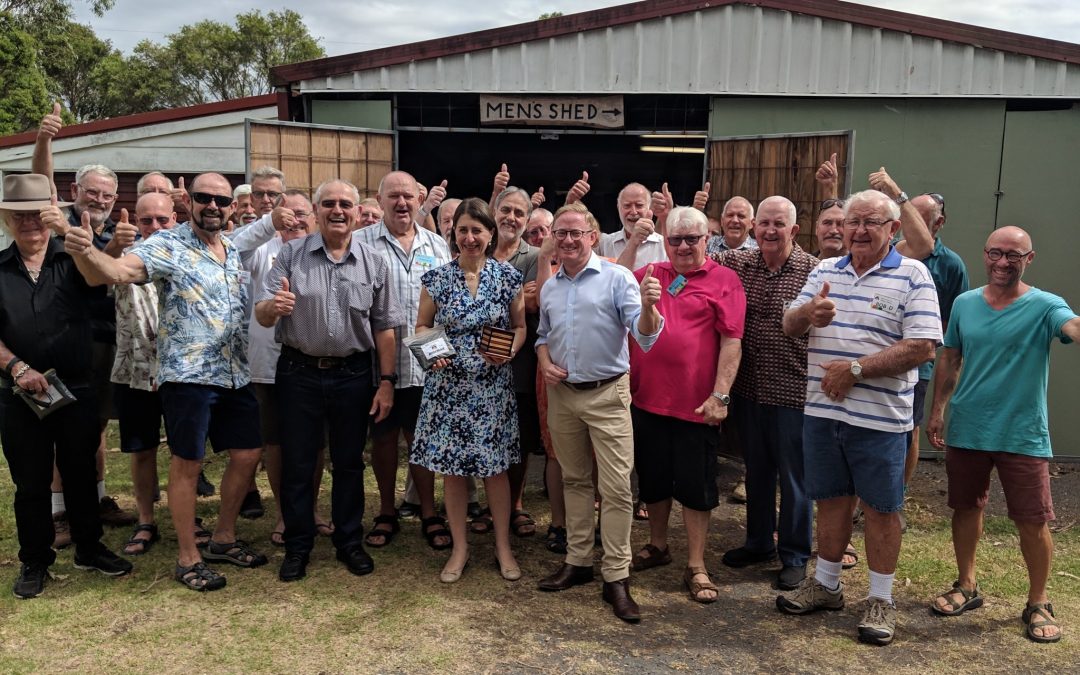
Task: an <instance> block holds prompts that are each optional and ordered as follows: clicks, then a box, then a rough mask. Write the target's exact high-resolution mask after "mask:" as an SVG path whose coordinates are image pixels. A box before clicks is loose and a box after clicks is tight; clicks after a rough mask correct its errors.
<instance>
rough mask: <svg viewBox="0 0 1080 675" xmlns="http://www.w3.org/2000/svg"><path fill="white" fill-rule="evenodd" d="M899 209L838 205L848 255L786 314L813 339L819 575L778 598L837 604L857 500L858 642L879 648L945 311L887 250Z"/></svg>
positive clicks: (792, 331) (888, 634) (810, 477)
mask: <svg viewBox="0 0 1080 675" xmlns="http://www.w3.org/2000/svg"><path fill="white" fill-rule="evenodd" d="M899 228H900V208H899V206H898V205H897V203H896V202H895V201H893V200H892V199H891V198H890V197H889V196H888V195H886V194H884V193H881V192H878V191H876V190H866V191H864V192H859V193H856V194H854V195H852V196H851V198H849V199H848V201H847V203H846V205H845V207H844V243H845V244H846V245H847V248H848V250H849V251H850V253H849V254H848V255H846V256H844V257H842V258H830V259H828V260H824V261H822V262H821V264H819V265H818V266H817V267H816V268H815V269H814V270H813V271H812V272H811V273H810V276H809V277H808V278H807V280H806V286H804V287H803V290H802V292H801V293H799V296H798V297H797V298H796V299H795V300H794V301H793V302H792V303H791V306H790V307H789V308H788V309H787V311H786V312H785V313H784V332H785V333H786V334H787V335H789V336H797V335H802V334H804V333H806V332H807V331H809V334H810V346H809V349H808V350H807V378H806V384H807V386H806V408H805V410H804V413H805V421H804V425H803V452H804V466H805V471H806V476H805V480H806V492H807V495H808V496H809V497H810V498H811V499H813V500H815V501H816V502H817V507H818V511H817V533H818V558H817V565H816V570H815V574H814V576H813V577H812V578H807V579H806V580H805V581H804V582H803V583H802V584H800V585H799V587H798V588H796V589H795V590H794V591H791V592H790V593H785V594H783V595H781V596H779V597H778V598H777V599H776V606H777V608H778V609H779V610H780V611H782V612H784V613H787V614H806V613H808V612H812V611H814V610H818V609H833V610H836V609H841V608H843V606H844V592H843V586H842V584H841V583H840V571H841V559H842V558H843V555H844V549H845V547H846V546H847V543H848V540H849V539H850V537H851V511H852V509H853V508H854V507H855V502H856V500H860V499H861V500H862V503H863V510H864V513H865V515H866V528H865V530H866V557H867V561H868V565H869V568H870V593H869V597H868V598H867V600H866V609H865V614H864V616H863V620H862V622H861V623H860V624H859V640H861V641H863V642H869V643H871V644H879V645H885V644H888V643H889V642H891V641H892V638H893V633H894V631H895V628H896V607H895V605H894V604H893V600H892V584H893V576H894V574H895V571H896V560H897V558H898V557H899V554H900V537H901V534H900V518H899V515H898V514H899V511H900V509H901V508H902V507H903V503H904V460H905V457H906V456H907V432H909V431H910V430H911V428H912V402H913V397H914V387H915V382H916V379H917V377H918V370H917V368H918V365H919V364H920V363H923V362H924V361H927V360H929V359H931V358H933V355H934V350H935V348H936V347H937V346H938V345H939V344H940V343H941V315H940V311H939V309H938V301H937V292H936V291H935V289H934V281H933V279H932V278H931V277H930V273H929V272H928V271H927V269H926V267H925V266H924V265H923V264H922V263H920V262H918V261H917V260H912V259H910V258H905V257H904V256H902V255H900V253H898V252H897V251H896V250H895V248H894V247H893V246H892V245H891V244H890V241H891V240H892V237H893V235H895V234H896V232H897V230H898V229H899Z"/></svg>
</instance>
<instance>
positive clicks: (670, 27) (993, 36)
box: [275, 0, 1080, 98]
mask: <svg viewBox="0 0 1080 675" xmlns="http://www.w3.org/2000/svg"><path fill="white" fill-rule="evenodd" d="M852 7H858V8H859V11H858V12H847V13H845V12H844V11H841V10H847V9H848V8H852ZM608 15H610V16H608ZM840 16H845V17H847V16H851V17H853V18H856V19H857V20H855V21H848V20H840V19H839V18H838V17H840ZM605 17H607V18H610V19H611V21H610V23H609V24H608V25H606V26H598V25H597V21H598V20H599V19H601V18H605ZM641 17H646V18H641ZM873 18H877V19H878V21H877V22H876V23H875V22H873V21H871V19H873ZM905 18H909V19H910V21H904V19H905ZM563 19H567V21H565V22H563ZM554 21H555V22H563V23H561V24H560V23H556V24H552V25H553V26H555V27H554V28H550V29H548V28H544V26H546V25H547V24H548V23H549V22H546V21H544V22H532V23H530V24H521V25H519V26H510V27H507V28H504V29H495V30H492V31H482V32H480V33H474V34H469V35H464V36H457V37H456V38H446V39H443V40H441V41H429V42H425V43H416V44H414V45H405V46H402V47H400V48H390V49H387V50H376V51H374V52H365V53H361V54H355V55H351V56H349V57H335V58H334V59H324V60H320V61H314V62H308V63H306V64H296V65H293V66H283V67H281V68H279V69H277V70H276V71H275V75H276V77H277V78H278V80H279V82H283V83H290V84H292V85H293V88H294V90H296V89H298V90H300V91H301V92H303V93H314V92H319V91H334V92H350V91H356V92H378V91H387V92H390V91H434V92H439V91H445V92H478V93H522V92H530V93H559V94H562V93H601V92H610V93H623V94H635V93H650V94H653V93H668V92H671V93H692V94H713V95H723V94H734V95H788V96H957V97H968V96H972V97H1038V98H1080V64H1078V62H1080V46H1078V45H1071V44H1068V43H1060V42H1055V41H1053V40H1044V39H1041V38H1026V39H1024V36H1018V35H1015V34H1012V33H1005V32H1002V31H990V30H986V29H974V28H972V27H966V28H968V29H969V30H967V31H961V30H959V29H957V27H960V28H964V27H963V26H962V24H953V23H952V22H945V21H938V20H934V19H927V18H925V17H916V16H914V15H906V14H901V13H899V12H892V11H889V10H880V9H876V8H869V7H865V6H858V5H852V4H851V3H844V2H835V1H833V0H803V1H802V2H793V1H791V0H762V1H761V2H760V3H759V4H754V5H750V4H744V3H740V2H723V0H721V2H720V3H711V4H710V3H685V2H683V3H675V2H672V1H671V0H656V1H654V2H642V3H635V4H633V5H623V6H620V7H616V8H608V9H605V10H596V11H595V12H586V13H582V14H578V15H573V16H570V17H562V18H560V19H556V20H554ZM538 26H539V28H538ZM574 26H580V27H584V26H593V27H592V28H588V29H578V30H572V29H571V28H572V27H574ZM904 28H906V29H907V30H904ZM946 28H954V29H956V30H954V31H953V32H949V31H947V30H945V29H946ZM916 29H918V30H919V31H920V32H921V33H923V34H921V35H920V34H915V30H916ZM543 33H548V36H547V37H539V38H538V39H530V37H533V38H535V37H536V36H537V35H540V34H543ZM935 36H936V37H935ZM980 37H981V38H983V39H981V40H980ZM515 40H516V41H515ZM954 40H955V41H954ZM960 40H962V41H960ZM979 44H994V45H997V46H999V47H1000V48H998V49H995V48H990V47H987V46H979ZM453 45H456V47H454V46H453ZM1055 55H1057V58H1054V57H1055ZM349 64H352V65H354V66H361V67H356V68H352V69H349V68H348V65H349ZM365 66H366V67H365ZM316 73H318V74H319V75H318V76H314V75H315V74H316ZM297 76H299V77H297Z"/></svg>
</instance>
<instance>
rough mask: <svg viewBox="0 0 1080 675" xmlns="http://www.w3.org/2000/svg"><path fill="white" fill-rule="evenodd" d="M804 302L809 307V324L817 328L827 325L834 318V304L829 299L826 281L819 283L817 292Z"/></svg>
mask: <svg viewBox="0 0 1080 675" xmlns="http://www.w3.org/2000/svg"><path fill="white" fill-rule="evenodd" d="M806 304H807V305H808V306H809V307H810V309H809V312H810V324H811V325H813V326H815V327H817V328H824V327H825V326H828V325H829V324H830V323H832V320H833V319H835V318H836V304H835V303H834V302H833V301H832V300H830V299H829V282H828V281H826V282H825V283H823V284H822V285H821V290H820V291H818V294H817V295H815V296H814V297H812V298H810V301H809V302H807V303H806Z"/></svg>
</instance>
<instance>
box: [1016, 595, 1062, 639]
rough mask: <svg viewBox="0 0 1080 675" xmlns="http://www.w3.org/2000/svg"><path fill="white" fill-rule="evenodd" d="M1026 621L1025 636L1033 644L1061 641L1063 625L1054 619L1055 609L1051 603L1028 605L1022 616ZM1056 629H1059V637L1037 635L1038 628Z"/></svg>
mask: <svg viewBox="0 0 1080 675" xmlns="http://www.w3.org/2000/svg"><path fill="white" fill-rule="evenodd" d="M1021 618H1022V619H1023V620H1024V626H1025V628H1024V636H1025V637H1027V639H1029V640H1031V641H1032V642H1041V643H1044V644H1045V643H1049V642H1057V641H1058V640H1060V639H1061V624H1059V623H1058V622H1057V620H1055V619H1054V607H1053V605H1051V604H1050V603H1049V602H1036V603H1035V604H1033V605H1028V606H1027V607H1025V608H1024V613H1023V614H1022V615H1021ZM1047 627H1054V628H1057V629H1058V633H1057V635H1054V636H1052V637H1045V636H1043V635H1036V634H1035V629H1036V628H1047Z"/></svg>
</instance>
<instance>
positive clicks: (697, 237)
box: [667, 234, 705, 248]
mask: <svg viewBox="0 0 1080 675" xmlns="http://www.w3.org/2000/svg"><path fill="white" fill-rule="evenodd" d="M704 238H705V235H703V234H684V235H681V236H677V237H667V243H668V246H670V247H672V248H679V247H680V246H682V244H683V242H684V241H685V242H686V245H687V246H696V245H697V243H698V242H699V241H701V240H702V239H704Z"/></svg>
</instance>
